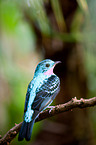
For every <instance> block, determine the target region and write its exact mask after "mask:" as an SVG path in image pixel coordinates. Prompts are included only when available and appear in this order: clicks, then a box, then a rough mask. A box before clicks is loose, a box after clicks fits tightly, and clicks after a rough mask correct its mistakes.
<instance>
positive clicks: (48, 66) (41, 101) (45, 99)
mask: <svg viewBox="0 0 96 145" xmlns="http://www.w3.org/2000/svg"><path fill="white" fill-rule="evenodd" d="M58 63H60V61H56V62H54V61H52V60H50V59H45V60H43V61H41V62H40V63H39V64H38V65H37V67H36V70H35V73H34V77H33V79H32V81H31V82H30V83H29V85H28V89H27V93H26V100H25V107H24V121H23V123H22V126H21V129H20V132H19V136H18V140H19V141H21V140H23V139H24V138H25V139H26V140H27V141H29V140H30V138H31V133H32V129H33V125H34V122H35V120H36V118H37V117H38V115H39V113H40V112H41V111H43V110H44V109H46V108H47V107H48V106H49V105H50V104H51V103H52V101H53V100H54V99H55V97H56V95H57V94H58V93H59V90H60V79H59V77H58V76H57V75H55V74H54V73H53V69H54V67H55V65H56V64H58Z"/></svg>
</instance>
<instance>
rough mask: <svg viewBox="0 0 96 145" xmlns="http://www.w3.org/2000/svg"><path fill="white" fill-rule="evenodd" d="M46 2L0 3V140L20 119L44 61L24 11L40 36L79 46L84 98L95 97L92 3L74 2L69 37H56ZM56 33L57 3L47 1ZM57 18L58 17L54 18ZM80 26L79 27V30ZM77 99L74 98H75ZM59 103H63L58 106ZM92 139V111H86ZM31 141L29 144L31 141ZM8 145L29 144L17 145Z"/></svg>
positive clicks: (95, 117)
mask: <svg viewBox="0 0 96 145" xmlns="http://www.w3.org/2000/svg"><path fill="white" fill-rule="evenodd" d="M44 2H45V3H47V0H21V1H18V0H13V1H11V0H0V134H1V135H2V136H3V135H4V134H5V133H6V132H7V131H8V130H9V129H10V128H12V127H13V126H14V124H15V123H19V122H21V121H22V118H23V110H24V101H25V95H26V90H27V86H28V83H29V82H30V80H31V79H32V77H33V74H34V70H35V67H36V65H37V64H38V62H39V61H41V60H42V59H43V58H44V54H43V52H41V50H38V49H36V48H37V44H36V43H37V37H36V34H35V31H34V28H32V26H31V25H30V24H29V21H27V19H26V18H25V11H27V15H28V16H30V17H31V18H32V20H33V22H34V21H35V22H37V24H38V27H39V28H40V30H41V33H42V35H45V36H48V37H50V34H53V36H54V37H55V38H58V39H60V40H61V41H63V42H69V43H70V42H78V43H82V47H83V57H84V58H83V59H84V66H85V68H86V73H87V80H88V81H87V85H88V96H87V97H89V98H90V97H93V96H96V1H95V0H93V1H90V0H89V1H86V0H84V1H83V0H77V3H78V8H77V10H76V12H75V16H74V19H73V22H72V25H71V30H70V31H71V33H70V34H67V33H64V34H63V33H59V32H56V31H55V30H53V29H52V28H51V26H50V21H49V19H48V17H47V15H46V12H45V9H44V5H43V3H44ZM51 6H52V8H53V11H54V15H55V17H56V20H57V23H58V25H59V29H60V30H62V25H63V28H64V29H66V25H65V20H64V19H63V15H62V11H61V9H60V7H59V5H58V0H56V1H55V3H54V0H51ZM58 15H59V16H58ZM81 26H82V27H81ZM77 97H78V96H77ZM62 103H63V102H62ZM89 116H90V118H91V121H92V126H93V130H94V133H95V137H96V107H93V108H90V109H89ZM41 127H42V122H39V123H36V125H35V126H34V130H33V134H32V138H33V139H32V140H35V139H36V135H37V134H38V133H39V132H40V129H41ZM32 140H31V141H32ZM11 144H12V145H15V144H16V145H18V144H29V143H27V142H26V141H23V142H20V143H19V142H18V141H17V137H16V138H15V139H14V140H13V141H12V143H11Z"/></svg>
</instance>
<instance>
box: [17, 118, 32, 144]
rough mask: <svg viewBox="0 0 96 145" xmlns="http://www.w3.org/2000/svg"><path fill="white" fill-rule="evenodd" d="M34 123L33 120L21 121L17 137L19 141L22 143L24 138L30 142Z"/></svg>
mask: <svg viewBox="0 0 96 145" xmlns="http://www.w3.org/2000/svg"><path fill="white" fill-rule="evenodd" d="M34 122H35V120H32V121H30V122H25V121H23V123H22V126H21V129H20V132H19V136H18V140H19V141H22V140H23V139H24V138H25V139H26V140H27V141H29V140H30V138H31V133H32V129H33V125H34Z"/></svg>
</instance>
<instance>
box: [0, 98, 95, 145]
mask: <svg viewBox="0 0 96 145" xmlns="http://www.w3.org/2000/svg"><path fill="white" fill-rule="evenodd" d="M95 105H96V97H93V98H90V99H83V98H81V99H80V100H78V99H77V98H76V97H75V98H72V99H71V100H70V101H69V102H67V103H65V104H60V105H57V106H54V108H52V109H51V110H50V109H48V110H45V111H43V112H41V113H40V114H39V116H38V118H37V119H36V121H35V122H37V121H41V120H43V119H46V118H49V117H51V116H54V115H55V114H59V113H61V112H66V111H69V110H72V109H74V108H86V107H92V106H95ZM21 125H22V122H21V123H19V124H15V126H14V127H13V128H11V129H10V130H9V131H8V132H7V133H6V134H5V135H4V136H3V138H1V139H0V145H1V144H2V145H5V144H6V145H9V143H10V142H11V141H12V140H13V139H14V138H15V137H16V135H17V134H18V132H19V130H20V128H21Z"/></svg>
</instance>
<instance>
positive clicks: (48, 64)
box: [35, 59, 60, 75]
mask: <svg viewBox="0 0 96 145" xmlns="http://www.w3.org/2000/svg"><path fill="white" fill-rule="evenodd" d="M58 63H60V61H52V60H50V59H45V60H43V61H41V62H40V63H39V64H38V65H37V67H36V70H35V75H38V74H40V73H43V74H44V75H51V74H53V69H54V67H55V65H56V64H58Z"/></svg>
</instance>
